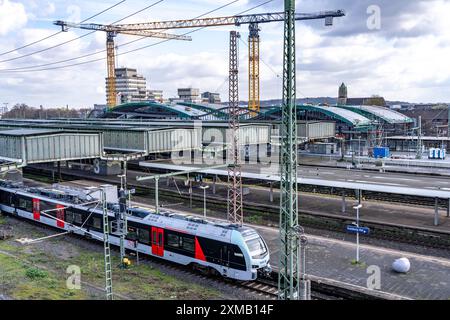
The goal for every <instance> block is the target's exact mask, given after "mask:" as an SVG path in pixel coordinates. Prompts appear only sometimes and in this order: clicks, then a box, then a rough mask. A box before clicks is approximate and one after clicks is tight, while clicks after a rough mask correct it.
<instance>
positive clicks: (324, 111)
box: [264, 104, 372, 128]
mask: <svg viewBox="0 0 450 320" xmlns="http://www.w3.org/2000/svg"><path fill="white" fill-rule="evenodd" d="M298 111H307V112H316V113H320V114H321V115H323V116H325V117H326V118H329V119H331V120H333V121H340V122H344V123H346V124H347V125H349V126H353V127H356V128H362V127H367V126H370V125H372V121H371V120H370V119H368V118H366V117H365V116H363V115H361V114H359V113H356V112H353V111H351V110H346V109H341V108H338V107H328V106H316V105H308V104H302V105H298V106H297V112H298ZM278 112H280V107H279V106H277V107H273V108H271V109H269V110H268V111H267V112H265V113H264V116H270V115H271V114H276V113H278Z"/></svg>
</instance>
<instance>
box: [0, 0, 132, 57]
mask: <svg viewBox="0 0 450 320" xmlns="http://www.w3.org/2000/svg"><path fill="white" fill-rule="evenodd" d="M125 1H127V0H122V1H120V2H117V3H116V4H113V5H112V6H110V7H108V8H106V9H104V10H102V11H100V12H98V13H96V14H94V15H92V16H90V17H88V18H86V19H84V20H83V21H80V23H84V22H87V21H89V20H91V19H93V18H95V17H98V16H99V15H101V14H103V13H105V12H107V11H109V10H111V9H113V8H115V7H117V6H118V5H120V4H122V3H124V2H125ZM60 33H63V31H58V32H55V33H53V34H51V35H49V36H46V37H44V38H42V39H39V40H36V41H33V42H30V43H28V44H25V45H23V46H21V47H18V48H14V49H12V50H9V51H5V52H2V53H0V57H1V56H4V55H6V54H8V53H12V52H15V51H18V50H22V49H25V48H28V47H30V46H32V45H34V44H37V43H40V42H42V41H45V40H47V39H50V38H53V37H54V36H57V35H58V34H60Z"/></svg>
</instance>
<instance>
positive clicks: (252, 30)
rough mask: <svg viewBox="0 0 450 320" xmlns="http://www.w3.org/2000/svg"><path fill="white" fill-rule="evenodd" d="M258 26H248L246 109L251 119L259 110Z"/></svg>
mask: <svg viewBox="0 0 450 320" xmlns="http://www.w3.org/2000/svg"><path fill="white" fill-rule="evenodd" d="M259 31H260V29H259V26H258V24H257V23H251V24H250V25H249V35H248V84H249V86H248V109H249V111H250V115H251V116H252V117H254V116H256V115H257V113H259V111H260V109H261V102H260V92H259V88H260V80H259V43H260V38H259Z"/></svg>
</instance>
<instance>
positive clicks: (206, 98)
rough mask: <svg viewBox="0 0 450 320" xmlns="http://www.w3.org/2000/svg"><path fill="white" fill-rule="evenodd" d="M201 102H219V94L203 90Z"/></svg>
mask: <svg viewBox="0 0 450 320" xmlns="http://www.w3.org/2000/svg"><path fill="white" fill-rule="evenodd" d="M202 102H203V103H212V104H217V103H221V100H220V94H219V93H213V92H203V93H202Z"/></svg>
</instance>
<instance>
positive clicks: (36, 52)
mask: <svg viewBox="0 0 450 320" xmlns="http://www.w3.org/2000/svg"><path fill="white" fill-rule="evenodd" d="M163 1H165V0H159V1H157V2H155V3H152V4H151V5H149V6H147V7H145V8H143V9H141V10H138V11H136V12H134V13H132V14H130V15H128V16H126V17H124V18H122V19H119V20H117V21H114V22H113V23H111V24H115V23H118V22H121V21H123V20H125V19H128V18H129V17H131V16H134V15H136V14H138V13H141V12H142V11H145V10H147V9H149V8H151V7H153V6H155V5H157V4H159V3H161V2H163ZM95 32H96V31H95V30H94V31H90V32H88V33H86V34H84V35H81V36H79V37H76V38H73V39H70V40H67V41H64V42H62V43H59V44H57V45H54V46H51V47H48V48H45V49H42V50H38V51H34V52H31V53H28V54H24V55H21V56H19V57H15V58H10V59H6V60H2V61H0V63H3V62H8V61H13V60H18V59H22V58H26V57H29V56H32V55H35V54H38V53H41V52H45V51H48V50H51V49H54V48H57V47H60V46H63V45H65V44H67V43H70V42H73V41H76V40H79V39H82V38H84V37H87V36H89V35H91V34H93V33H95Z"/></svg>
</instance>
